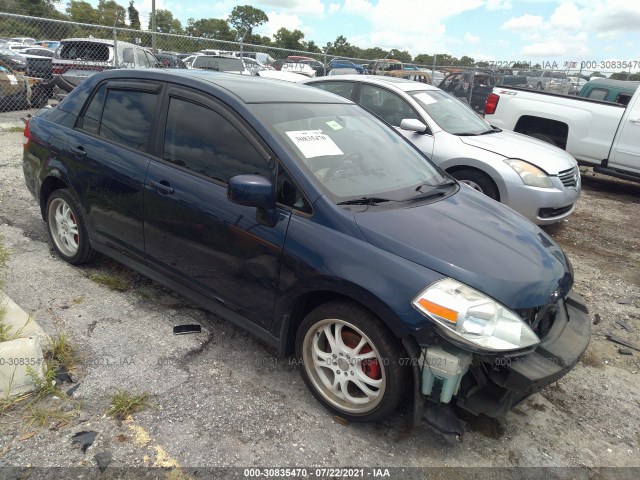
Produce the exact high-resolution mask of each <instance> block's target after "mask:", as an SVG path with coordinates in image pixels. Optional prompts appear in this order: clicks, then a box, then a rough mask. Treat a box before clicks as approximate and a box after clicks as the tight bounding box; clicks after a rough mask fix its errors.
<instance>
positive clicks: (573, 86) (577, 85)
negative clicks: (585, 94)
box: [567, 77, 587, 95]
mask: <svg viewBox="0 0 640 480" xmlns="http://www.w3.org/2000/svg"><path fill="white" fill-rule="evenodd" d="M586 83H587V80H585V79H584V78H582V77H567V84H568V86H567V93H568V94H569V95H577V94H578V93H580V90H582V87H584V86H585V84H586Z"/></svg>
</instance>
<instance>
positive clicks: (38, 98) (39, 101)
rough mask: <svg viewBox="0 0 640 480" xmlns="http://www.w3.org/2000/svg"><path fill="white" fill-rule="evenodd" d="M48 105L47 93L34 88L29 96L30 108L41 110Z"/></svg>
mask: <svg viewBox="0 0 640 480" xmlns="http://www.w3.org/2000/svg"><path fill="white" fill-rule="evenodd" d="M48 104H49V91H48V90H45V89H42V88H36V89H34V91H33V93H32V95H31V106H32V107H34V108H42V107H44V106H46V105H48Z"/></svg>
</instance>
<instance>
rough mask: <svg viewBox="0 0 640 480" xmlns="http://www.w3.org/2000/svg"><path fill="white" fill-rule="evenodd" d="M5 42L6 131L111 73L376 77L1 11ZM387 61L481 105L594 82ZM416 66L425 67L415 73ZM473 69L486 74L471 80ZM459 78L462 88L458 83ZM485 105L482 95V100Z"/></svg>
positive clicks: (300, 54) (1, 90) (334, 62)
mask: <svg viewBox="0 0 640 480" xmlns="http://www.w3.org/2000/svg"><path fill="white" fill-rule="evenodd" d="M0 38H3V39H4V40H3V41H0V130H2V129H3V128H6V125H15V124H16V122H19V121H20V118H21V117H23V116H25V115H26V112H25V111H24V110H25V109H29V108H31V109H34V108H39V107H42V106H45V105H47V104H55V102H56V100H57V99H59V98H61V96H63V95H64V94H65V93H66V92H68V91H70V90H71V89H73V88H74V87H75V85H77V84H78V83H79V82H80V81H82V80H83V79H84V78H86V77H88V76H90V75H92V74H93V73H95V72H98V71H102V70H105V69H111V68H153V67H166V68H186V67H193V68H208V69H215V70H222V71H233V72H236V73H241V72H243V73H245V74H255V73H256V72H257V71H258V70H260V69H261V68H265V67H266V68H268V69H273V70H281V71H289V72H294V73H300V74H304V75H309V76H320V75H326V74H337V73H340V72H344V73H372V72H369V71H368V69H369V67H370V65H371V62H372V60H371V59H362V58H346V57H336V56H335V55H331V52H330V51H329V52H327V53H322V54H319V53H312V52H307V51H300V50H289V49H284V48H277V47H273V46H265V45H251V44H246V43H244V44H243V43H239V42H231V41H224V40H217V39H214V38H207V37H192V36H186V35H175V34H166V33H152V32H150V31H142V30H134V29H129V28H114V27H108V26H101V25H89V24H82V23H75V22H69V21H62V20H52V19H43V18H36V17H28V16H24V15H15V14H8V13H1V12H0ZM61 40H64V42H63V43H62V44H61V43H60V41H61ZM54 51H55V54H54ZM202 53H205V54H208V55H209V57H206V56H203V55H202ZM221 56H226V57H231V56H235V57H236V59H235V60H234V59H229V58H226V59H223V58H220V57H221ZM241 58H242V59H243V60H241ZM386 63H387V64H388V65H390V66H389V70H390V71H376V72H375V73H381V74H385V75H393V76H403V77H405V78H410V79H418V80H420V81H423V82H425V81H426V82H427V83H432V84H433V85H436V86H440V85H441V84H442V85H443V86H444V85H445V83H446V82H445V83H441V82H443V80H444V78H445V75H446V76H447V77H446V78H447V79H448V81H449V84H447V87H451V88H447V90H448V91H450V93H453V94H454V95H456V96H458V97H459V98H461V99H463V100H466V101H468V103H470V104H473V102H474V101H475V100H474V94H473V92H474V91H475V94H476V96H478V95H480V93H481V92H482V91H483V89H485V90H487V91H488V90H489V89H490V88H489V87H491V88H492V87H493V86H494V85H496V84H503V83H504V84H509V85H514V86H520V87H529V88H537V89H542V90H547V91H552V92H557V93H564V94H572V93H577V92H578V91H579V89H580V87H581V84H582V83H584V82H586V79H585V78H584V77H585V76H586V75H584V73H586V71H583V70H581V69H580V67H582V65H578V64H575V65H573V64H572V65H570V67H574V68H564V69H562V68H552V69H548V68H547V69H536V68H535V66H534V65H531V64H529V65H528V66H527V67H528V68H526V69H523V68H519V69H515V68H513V69H511V68H498V67H502V66H499V65H495V64H494V65H492V64H491V63H487V62H478V63H476V64H473V65H464V66H460V65H453V66H452V65H435V64H434V65H429V66H416V65H407V64H399V63H398V62H395V63H394V62H392V61H389V60H388V61H387V62H386ZM434 63H437V58H436V62H434ZM583 63H584V62H583ZM334 67H335V68H334ZM345 67H346V68H345ZM395 69H401V71H397V70H395ZM408 69H420V70H419V71H416V70H413V72H415V73H413V72H412V71H411V70H409V71H407V70H408ZM469 69H474V70H476V72H479V73H475V74H472V76H471V77H469ZM601 73H609V72H601ZM418 74H419V75H418ZM473 75H475V77H474V76H473ZM476 77H477V78H476ZM581 78H582V79H581ZM456 79H457V80H459V81H456V82H455V83H456V84H458V83H459V85H457V86H456V88H457V89H456V88H454V87H452V86H451V85H450V83H452V82H454V80H456ZM478 79H479V81H478ZM476 85H477V86H476ZM487 94H488V93H487ZM481 102H482V98H479V100H477V101H476V103H478V104H480V103H481ZM14 128H15V127H14Z"/></svg>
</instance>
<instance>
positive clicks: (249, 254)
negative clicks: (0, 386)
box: [144, 89, 290, 327]
mask: <svg viewBox="0 0 640 480" xmlns="http://www.w3.org/2000/svg"><path fill="white" fill-rule="evenodd" d="M168 93H169V102H168V110H167V114H166V126H165V128H164V137H163V141H162V146H161V151H160V152H159V157H160V158H159V159H158V160H154V161H152V162H151V164H150V166H149V170H148V173H147V177H146V182H145V197H144V209H145V223H144V234H145V249H146V255H147V262H148V263H150V264H151V266H152V267H153V268H155V269H158V270H161V271H162V272H163V273H164V274H165V275H167V276H169V277H171V278H172V279H174V280H176V281H178V282H181V283H183V284H185V285H188V286H189V288H192V289H194V290H196V291H197V292H198V293H200V294H202V295H205V296H207V297H209V298H210V299H212V300H213V301H214V302H217V304H218V305H219V306H220V307H221V308H225V309H230V310H232V311H234V312H235V313H237V314H240V315H242V316H243V317H245V318H247V319H249V320H251V321H253V322H255V323H258V324H260V325H261V326H265V327H268V326H269V325H270V323H271V319H272V318H273V308H274V304H275V297H276V289H277V284H278V275H279V272H280V259H281V256H282V248H283V245H284V240H285V235H286V231H287V227H288V224H289V217H290V213H289V212H287V211H285V210H282V211H280V212H279V218H278V222H277V223H276V225H275V226H273V227H268V226H265V225H263V224H261V223H259V222H258V221H257V220H256V208H254V207H245V206H241V205H236V204H234V203H231V202H230V201H228V200H227V189H226V184H227V182H228V180H229V179H230V178H231V177H234V176H236V175H242V174H257V175H262V176H264V177H266V178H269V179H271V180H272V181H275V166H274V165H272V164H270V162H269V156H268V155H266V152H265V151H264V147H263V146H261V144H260V143H258V142H257V140H256V139H255V137H254V136H253V135H252V133H251V132H250V131H249V130H248V129H247V128H246V126H245V125H244V124H242V123H241V122H240V121H238V119H237V118H236V117H235V116H233V115H232V114H230V113H229V112H228V111H227V110H226V109H225V108H224V107H223V106H221V104H220V103H218V102H216V101H215V100H214V99H213V98H211V97H207V96H204V95H202V94H198V93H192V92H185V90H184V89H180V90H178V89H174V90H171V89H170V90H169V92H168Z"/></svg>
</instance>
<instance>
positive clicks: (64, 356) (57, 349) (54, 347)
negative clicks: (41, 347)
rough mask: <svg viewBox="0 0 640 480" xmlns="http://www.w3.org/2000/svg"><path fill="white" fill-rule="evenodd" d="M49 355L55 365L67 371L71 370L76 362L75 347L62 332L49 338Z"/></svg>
mask: <svg viewBox="0 0 640 480" xmlns="http://www.w3.org/2000/svg"><path fill="white" fill-rule="evenodd" d="M49 357H50V358H51V359H52V360H53V362H54V363H55V365H56V367H62V368H64V370H66V371H67V372H69V371H71V370H72V369H73V367H75V366H76V364H77V363H78V354H77V352H76V347H75V346H73V345H72V344H71V342H70V341H69V338H68V337H67V336H66V335H65V334H64V333H60V334H58V336H57V337H55V338H52V339H51V348H50V351H49Z"/></svg>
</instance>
